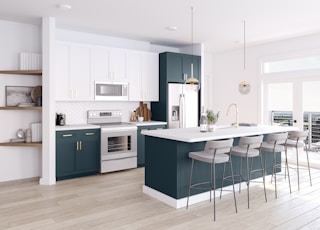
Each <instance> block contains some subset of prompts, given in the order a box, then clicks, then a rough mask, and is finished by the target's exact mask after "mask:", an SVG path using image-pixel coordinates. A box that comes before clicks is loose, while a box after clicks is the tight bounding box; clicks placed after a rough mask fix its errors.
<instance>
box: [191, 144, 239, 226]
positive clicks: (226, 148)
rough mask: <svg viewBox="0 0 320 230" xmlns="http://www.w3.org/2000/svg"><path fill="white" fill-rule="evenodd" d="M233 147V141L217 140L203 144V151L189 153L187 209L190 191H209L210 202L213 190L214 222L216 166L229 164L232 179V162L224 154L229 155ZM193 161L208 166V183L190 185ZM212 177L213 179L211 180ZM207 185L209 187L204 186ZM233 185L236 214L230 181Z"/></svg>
mask: <svg viewBox="0 0 320 230" xmlns="http://www.w3.org/2000/svg"><path fill="white" fill-rule="evenodd" d="M232 145H233V139H227V140H217V141H207V142H206V144H205V148H204V150H203V151H198V152H190V153H189V157H190V158H191V159H192V163H191V171H190V183H189V193H188V199H187V208H188V206H189V197H190V192H191V189H206V190H208V189H209V190H210V201H211V191H212V190H213V209H214V212H213V213H214V220H216V198H215V197H216V196H215V190H216V164H222V163H223V164H226V163H228V162H229V163H230V172H231V178H232V179H233V169H232V162H231V161H230V156H229V155H228V154H226V153H230V150H231V148H232ZM195 161H200V162H204V163H208V164H210V181H205V182H200V183H195V184H192V176H193V168H194V163H195ZM212 175H213V179H212ZM205 185H209V186H205ZM232 185H233V196H234V206H235V209H236V212H237V202H236V195H235V190H234V182H233V180H232Z"/></svg>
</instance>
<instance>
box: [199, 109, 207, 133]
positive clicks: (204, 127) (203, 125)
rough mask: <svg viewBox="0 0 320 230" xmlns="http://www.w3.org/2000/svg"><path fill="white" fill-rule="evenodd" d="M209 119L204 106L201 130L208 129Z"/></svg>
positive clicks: (205, 130)
mask: <svg viewBox="0 0 320 230" xmlns="http://www.w3.org/2000/svg"><path fill="white" fill-rule="evenodd" d="M207 125H208V119H207V114H206V113H205V112H204V108H203V107H202V112H201V117H200V132H207V131H208V127H207Z"/></svg>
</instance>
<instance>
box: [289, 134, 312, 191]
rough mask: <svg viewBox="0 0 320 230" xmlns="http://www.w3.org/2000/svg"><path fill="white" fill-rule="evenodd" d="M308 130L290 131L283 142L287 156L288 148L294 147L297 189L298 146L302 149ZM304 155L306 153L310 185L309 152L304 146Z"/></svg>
mask: <svg viewBox="0 0 320 230" xmlns="http://www.w3.org/2000/svg"><path fill="white" fill-rule="evenodd" d="M308 133H309V131H308V130H307V131H290V132H289V137H288V140H287V142H286V143H285V145H284V146H285V152H286V156H287V152H288V148H294V149H295V150H296V156H297V168H296V169H297V175H298V190H300V176H299V170H300V168H299V148H302V149H304V148H305V140H306V139H307V137H308ZM305 150H306V155H307V163H308V168H307V169H308V170H309V179H310V186H312V182H311V172H310V164H309V154H308V149H307V148H305ZM286 161H287V159H286Z"/></svg>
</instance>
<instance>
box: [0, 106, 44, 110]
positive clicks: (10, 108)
mask: <svg viewBox="0 0 320 230" xmlns="http://www.w3.org/2000/svg"><path fill="white" fill-rule="evenodd" d="M0 110H42V106H28V107H18V106H4V107H0Z"/></svg>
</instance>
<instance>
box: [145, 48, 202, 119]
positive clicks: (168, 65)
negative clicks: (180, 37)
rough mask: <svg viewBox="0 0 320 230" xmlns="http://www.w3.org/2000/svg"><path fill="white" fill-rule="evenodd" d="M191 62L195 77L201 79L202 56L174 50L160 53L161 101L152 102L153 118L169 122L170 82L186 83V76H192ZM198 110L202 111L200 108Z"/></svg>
mask: <svg viewBox="0 0 320 230" xmlns="http://www.w3.org/2000/svg"><path fill="white" fill-rule="evenodd" d="M191 63H193V75H194V78H197V79H198V80H199V81H200V80H201V79H200V76H201V57H200V56H196V55H189V54H180V53H172V52H165V53H161V54H159V71H160V72H159V102H152V103H151V111H152V119H153V120H158V121H166V122H168V121H167V113H168V108H167V104H168V83H184V82H185V77H187V78H190V77H191ZM199 95H200V92H199ZM199 100H200V96H199ZM200 105H201V103H200V101H199V106H200ZM198 110H199V111H200V108H199V109H198Z"/></svg>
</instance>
